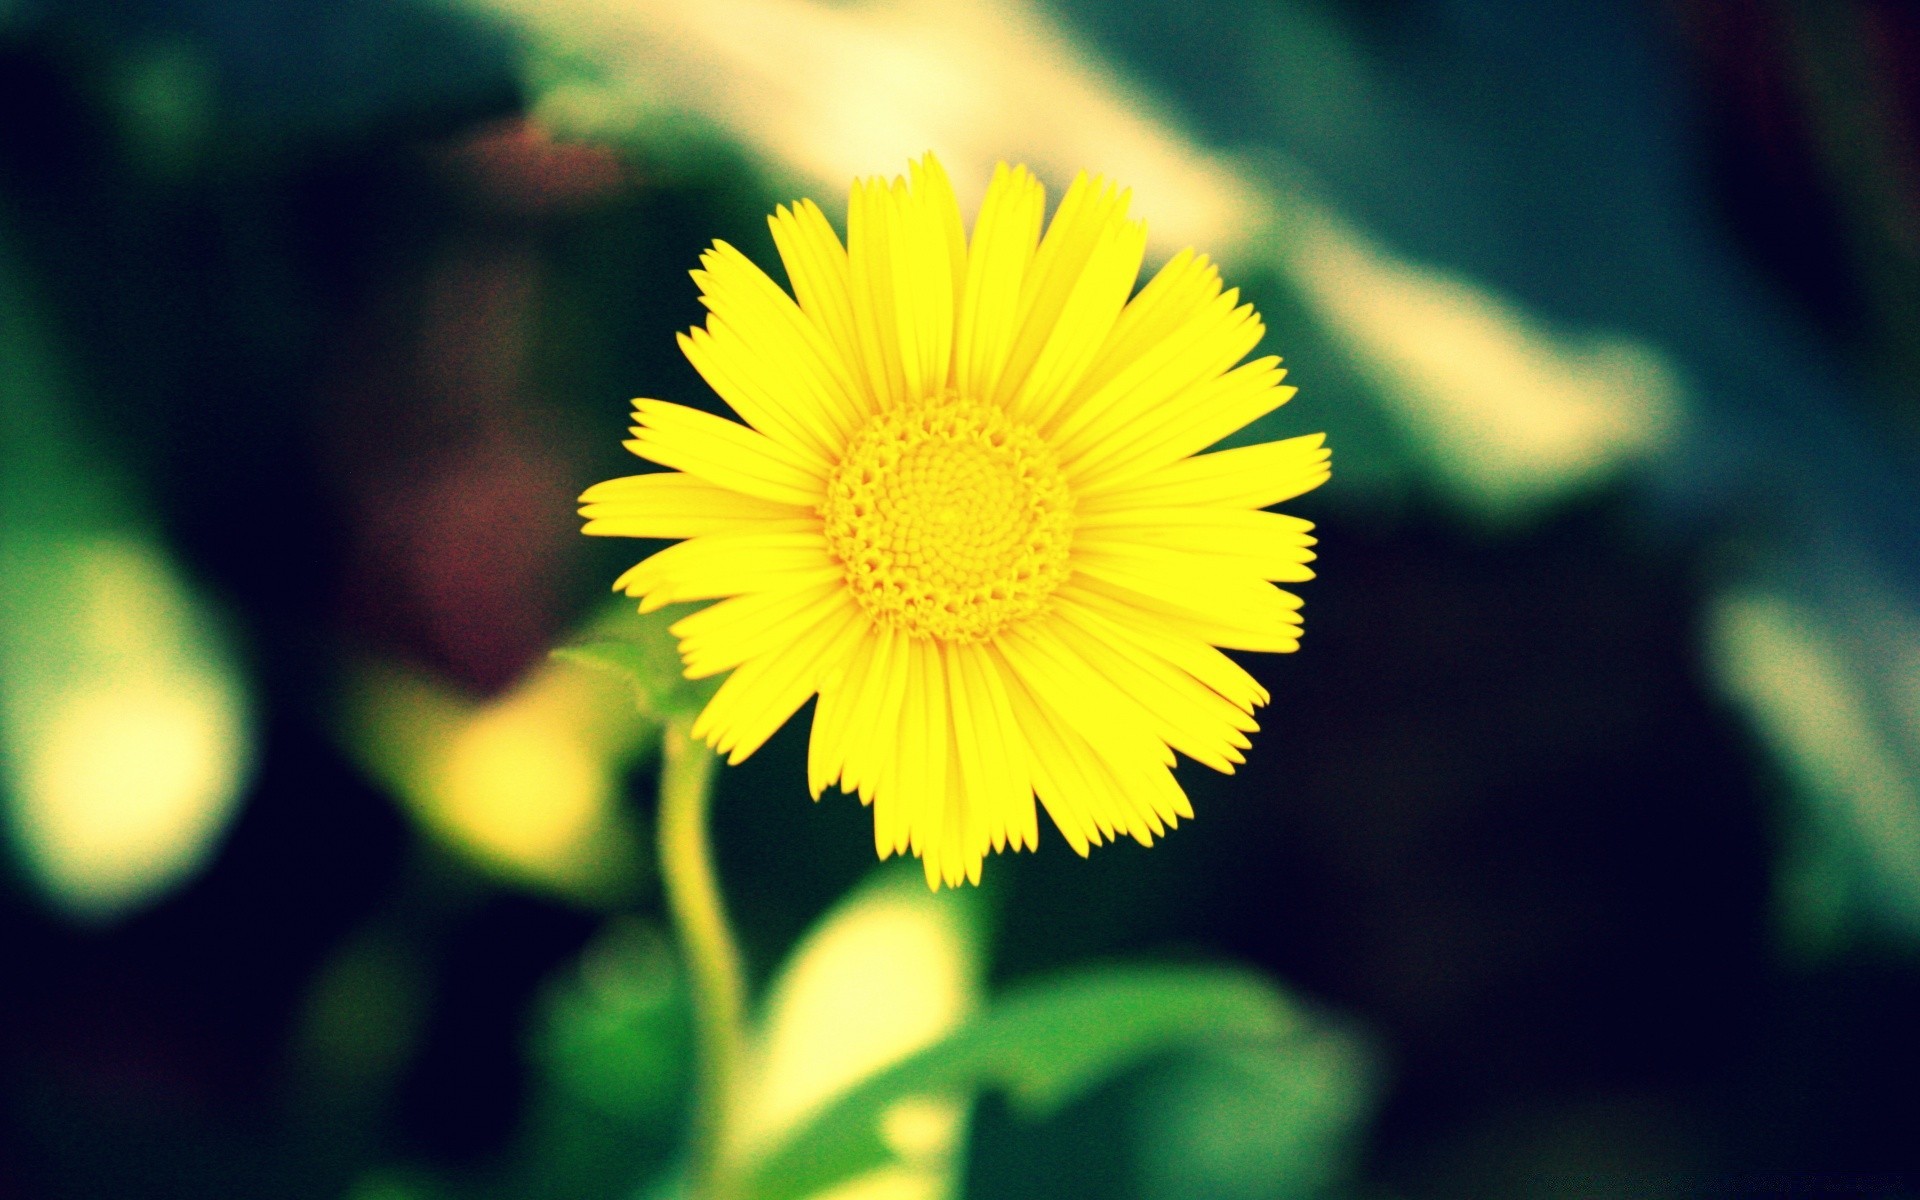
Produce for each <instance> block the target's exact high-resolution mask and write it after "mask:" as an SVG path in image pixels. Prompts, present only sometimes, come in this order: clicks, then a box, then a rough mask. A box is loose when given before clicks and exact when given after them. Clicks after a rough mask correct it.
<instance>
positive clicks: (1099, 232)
mask: <svg viewBox="0 0 1920 1200" xmlns="http://www.w3.org/2000/svg"><path fill="white" fill-rule="evenodd" d="M1126 212H1127V194H1126V193H1124V192H1117V191H1116V190H1115V189H1114V188H1113V187H1112V186H1111V185H1110V184H1107V183H1106V182H1104V181H1102V180H1098V179H1089V178H1088V177H1087V176H1086V175H1084V174H1082V175H1081V176H1079V177H1078V178H1076V179H1075V180H1074V181H1073V185H1072V186H1071V187H1069V188H1068V189H1067V194H1066V195H1065V196H1064V197H1062V198H1061V201H1060V211H1059V212H1057V213H1055V214H1054V217H1053V223H1052V224H1051V225H1050V226H1048V228H1047V235H1046V237H1045V238H1043V239H1041V242H1040V249H1039V251H1038V252H1037V253H1036V254H1035V256H1034V260H1033V264H1032V266H1031V267H1030V268H1029V270H1028V271H1027V274H1026V278H1025V280H1024V281H1023V282H1022V284H1021V289H1020V291H1021V296H1020V317H1019V328H1018V330H1017V332H1016V333H1015V334H1014V340H1013V348H1012V350H1011V351H1010V352H1009V354H1008V356H1007V365H1006V368H1005V370H1004V371H1003V372H1002V373H1001V376H1000V380H999V384H998V386H997V388H996V389H995V393H994V396H995V399H996V400H998V401H999V403H1000V404H1001V405H1003V406H1004V407H1005V408H1006V409H1007V411H1009V412H1011V413H1013V414H1014V415H1015V416H1017V417H1019V418H1020V419H1021V420H1022V421H1025V422H1026V423H1027V424H1029V425H1033V426H1036V427H1044V426H1045V425H1046V424H1047V421H1048V419H1049V418H1050V417H1051V416H1052V415H1053V414H1054V413H1055V412H1056V411H1057V410H1058V409H1059V408H1060V406H1061V405H1062V404H1064V403H1065V402H1066V399H1067V396H1068V395H1069V394H1070V393H1071V392H1072V390H1073V387H1074V385H1075V384H1077V383H1078V382H1079V381H1080V378H1081V376H1082V375H1084V374H1085V373H1086V370H1087V367H1088V366H1089V365H1090V364H1091V363H1092V362H1093V359H1094V356H1095V355H1097V354H1098V353H1099V352H1100V347H1101V346H1102V345H1104V344H1105V342H1106V339H1107V334H1108V333H1109V332H1110V331H1111V330H1112V329H1113V325H1114V322H1115V321H1116V320H1117V319H1118V318H1119V316H1120V310H1121V309H1122V308H1123V307H1124V306H1125V305H1126V302H1127V296H1128V294H1129V293H1131V292H1132V291H1133V281H1134V280H1135V279H1136V278H1137V277H1138V276H1139V274H1140V259H1141V256H1142V255H1143V254H1145V252H1146V236H1147V235H1146V227H1145V226H1144V225H1143V224H1141V223H1140V222H1138V221H1129V220H1127V218H1126Z"/></svg>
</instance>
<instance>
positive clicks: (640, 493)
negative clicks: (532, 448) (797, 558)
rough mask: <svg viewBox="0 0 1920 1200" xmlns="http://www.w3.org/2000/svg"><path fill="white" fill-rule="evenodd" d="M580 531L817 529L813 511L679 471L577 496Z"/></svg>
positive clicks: (612, 483) (652, 533) (668, 533)
mask: <svg viewBox="0 0 1920 1200" xmlns="http://www.w3.org/2000/svg"><path fill="white" fill-rule="evenodd" d="M580 501H581V505H582V507H581V509H580V515H581V516H583V517H585V518H586V519H587V524H586V527H585V528H584V529H582V530H581V532H582V533H590V534H595V535H597V536H612V537H644V538H687V537H696V536H698V535H700V534H703V533H746V532H756V533H794V532H799V531H802V530H806V529H817V528H819V526H820V518H819V516H818V515H817V514H815V513H813V512H811V511H809V510H807V509H804V508H800V507H798V506H797V505H792V504H776V503H774V502H773V501H771V500H762V499H760V498H759V497H758V496H749V495H746V494H745V493H743V492H736V491H734V490H732V489H731V488H724V487H721V486H720V485H718V484H714V483H708V482H707V481H706V480H704V479H698V478H695V477H694V476H692V475H685V474H682V473H680V472H678V471H659V472H655V473H654V474H652V475H627V476H623V477H621V478H619V479H609V480H607V481H606V482H605V483H597V484H595V485H593V486H592V487H590V488H588V489H587V490H586V491H585V492H583V493H582V494H581V496H580Z"/></svg>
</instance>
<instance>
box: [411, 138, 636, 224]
mask: <svg viewBox="0 0 1920 1200" xmlns="http://www.w3.org/2000/svg"><path fill="white" fill-rule="evenodd" d="M438 157H439V159H440V161H441V163H442V165H443V166H444V167H445V169H446V170H447V171H448V172H449V173H450V174H451V176H452V177H453V180H454V181H455V182H456V183H457V184H461V185H464V187H465V189H466V190H468V191H470V192H471V193H472V194H473V195H474V196H476V197H477V198H479V199H480V200H482V201H483V202H485V203H487V204H489V205H490V206H493V207H496V208H499V209H504V210H506V211H508V212H514V213H521V214H535V213H553V212H563V211H567V210H571V209H576V208H581V207H584V206H586V205H589V204H592V203H594V202H596V201H598V200H601V199H603V198H605V197H607V196H609V195H611V194H613V193H615V192H617V191H619V190H620V189H621V188H622V187H624V186H627V185H629V184H631V183H632V182H633V178H632V174H631V172H630V171H629V170H628V168H627V167H626V165H625V164H623V163H622V162H621V161H620V160H619V158H618V157H617V156H615V155H614V153H613V152H612V151H611V150H608V149H607V148H605V147H603V146H590V145H586V144H583V143H577V142H557V141H555V140H554V138H553V134H552V131H550V130H548V129H547V128H546V127H545V126H544V125H541V124H540V123H539V122H537V121H535V120H533V119H532V118H530V117H508V118H506V119H505V120H501V121H495V122H491V123H489V124H487V125H483V126H481V127H480V128H479V129H478V130H476V131H475V132H473V133H471V134H468V135H467V136H466V137H463V138H461V139H459V140H458V141H456V142H454V143H453V144H452V145H450V146H448V147H447V148H446V149H444V150H442V151H440V152H439V156H438Z"/></svg>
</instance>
